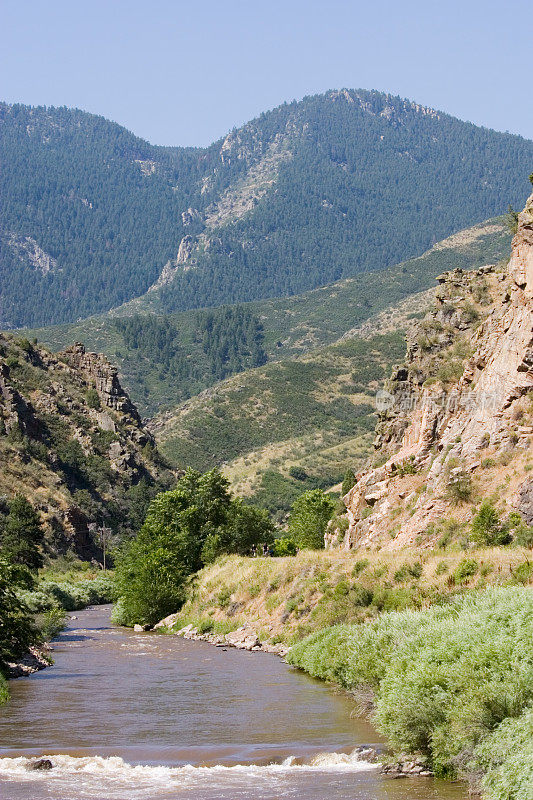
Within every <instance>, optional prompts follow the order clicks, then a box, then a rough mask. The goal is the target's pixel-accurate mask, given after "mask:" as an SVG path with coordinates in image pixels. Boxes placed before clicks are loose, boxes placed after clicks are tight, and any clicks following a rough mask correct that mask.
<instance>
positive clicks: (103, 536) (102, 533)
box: [87, 522, 112, 572]
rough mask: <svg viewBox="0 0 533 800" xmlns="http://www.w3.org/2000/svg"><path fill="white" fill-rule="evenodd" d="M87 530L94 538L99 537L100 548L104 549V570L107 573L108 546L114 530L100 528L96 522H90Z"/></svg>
mask: <svg viewBox="0 0 533 800" xmlns="http://www.w3.org/2000/svg"><path fill="white" fill-rule="evenodd" d="M87 528H88V529H89V532H90V533H91V534H92V535H93V536H94V537H96V535H97V536H98V542H99V544H100V547H101V548H102V553H103V556H104V563H103V568H104V572H106V570H107V565H106V553H107V545H108V544H109V540H110V538H111V533H112V530H111V528H107V527H106V526H105V525H100V526H98V525H97V524H96V522H90V523H89V524H88V525H87Z"/></svg>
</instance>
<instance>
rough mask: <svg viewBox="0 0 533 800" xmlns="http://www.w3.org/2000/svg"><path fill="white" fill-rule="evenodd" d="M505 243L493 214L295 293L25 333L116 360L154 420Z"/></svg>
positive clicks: (493, 254)
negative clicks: (391, 260)
mask: <svg viewBox="0 0 533 800" xmlns="http://www.w3.org/2000/svg"><path fill="white" fill-rule="evenodd" d="M510 239H511V237H510V233H509V231H508V229H507V227H506V226H505V225H504V224H503V222H502V220H501V219H499V218H496V219H492V220H487V222H485V223H482V224H480V225H477V226H475V227H473V228H469V229H466V230H464V231H461V232H459V233H458V234H455V235H454V236H452V237H450V238H448V239H446V240H444V241H442V242H439V243H438V244H436V245H435V246H434V247H433V248H431V250H429V251H428V252H426V253H424V254H423V255H422V256H420V257H418V258H415V259H411V260H409V261H406V262H403V263H401V264H397V265H395V266H393V267H389V268H387V269H383V270H379V271H378V272H376V273H364V274H362V275H359V276H357V277H354V278H345V279H344V280H341V281H337V282H335V283H333V284H331V285H330V286H326V287H323V288H320V289H315V290H312V291H310V292H306V293H304V294H302V295H297V296H295V297H288V298H281V299H273V300H263V301H257V302H252V303H248V304H244V305H237V306H224V307H221V308H219V309H214V310H205V309H204V310H200V311H196V310H195V311H185V312H177V313H172V314H158V315H155V314H153V313H152V314H150V313H147V312H149V311H150V309H151V306H150V305H148V304H144V303H143V304H140V303H130V304H128V305H126V306H123V307H122V308H121V309H119V310H117V311H116V312H113V313H111V314H105V315H99V316H94V317H90V318H88V319H85V320H82V321H81V322H79V323H72V324H68V325H60V326H52V327H48V328H40V329H34V330H32V331H29V332H27V335H28V336H30V338H31V337H33V336H37V337H38V339H39V341H43V342H44V343H45V344H46V345H47V346H49V347H51V348H52V349H53V350H62V349H64V348H65V347H67V346H68V345H70V344H72V342H75V341H80V342H83V343H84V344H85V345H86V346H87V348H88V349H89V350H93V351H96V352H103V353H105V354H106V355H107V356H108V357H109V358H110V359H111V360H112V361H113V362H114V363H117V364H118V366H119V369H120V374H121V380H122V381H123V383H124V385H125V386H126V388H127V389H128V391H129V392H130V394H131V396H132V397H133V399H134V401H135V403H136V404H137V406H138V408H139V410H140V411H141V413H143V414H145V415H147V416H153V415H154V414H156V413H161V412H162V411H165V410H167V409H171V408H173V407H175V406H176V405H177V404H178V403H180V402H182V401H184V400H187V399H188V398H189V397H192V396H193V395H195V394H197V393H198V392H200V391H202V390H203V389H206V388H208V387H209V386H211V385H213V384H215V383H216V382H217V381H219V380H222V379H224V378H226V377H228V376H229V375H232V374H234V373H239V372H242V371H243V370H245V369H249V368H253V367H257V366H261V365H262V364H263V363H264V362H265V360H267V359H268V360H269V361H279V360H286V359H289V358H293V357H294V356H297V355H299V354H302V353H305V352H306V351H309V350H311V349H313V348H316V347H320V346H323V345H329V344H332V343H334V342H335V341H337V340H338V339H339V338H340V337H341V336H343V335H344V334H346V333H348V332H349V331H350V330H353V329H357V328H360V326H361V325H364V324H365V323H366V321H367V320H371V319H372V317H373V316H375V315H376V314H378V313H379V312H381V311H383V310H384V309H386V308H388V307H390V306H393V305H394V304H396V303H398V302H399V301H401V300H402V299H404V298H405V297H407V296H409V295H412V294H413V293H416V292H418V291H420V290H424V289H428V288H430V287H431V286H434V279H435V277H436V276H437V275H439V274H440V273H441V272H443V271H444V270H446V269H449V268H450V266H453V267H461V268H463V269H473V268H475V267H480V266H482V265H483V264H487V263H496V262H498V261H499V260H500V259H502V258H503V257H504V256H506V254H507V253H508V252H509V246H510ZM153 294H154V293H150V294H149V295H148V297H151V296H153ZM139 312H142V313H139Z"/></svg>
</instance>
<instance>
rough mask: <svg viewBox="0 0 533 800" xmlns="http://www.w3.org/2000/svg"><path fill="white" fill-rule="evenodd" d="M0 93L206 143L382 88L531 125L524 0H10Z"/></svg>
mask: <svg viewBox="0 0 533 800" xmlns="http://www.w3.org/2000/svg"><path fill="white" fill-rule="evenodd" d="M0 25H1V29H2V45H1V53H0V99H4V100H7V101H8V102H22V103H29V104H32V105H39V104H46V105H67V106H76V107H78V108H82V109H85V110H86V111H92V112H94V113H97V114H102V115H103V116H105V117H108V118H109V119H113V120H116V121H117V122H119V123H121V124H122V125H125V126H126V127H127V128H129V129H130V130H132V131H133V132H134V133H136V134H138V135H139V136H143V137H144V138H146V139H148V140H149V141H151V142H153V143H154V144H169V145H178V144H179V145H193V144H196V145H206V144H209V143H210V142H212V141H214V140H215V139H217V138H219V137H220V136H222V135H223V134H225V133H226V132H227V131H228V130H230V129H231V128H232V127H234V126H238V125H241V124H242V123H243V122H246V121H247V120H249V119H251V118H253V117H254V116H257V114H259V113H260V112H261V111H265V110H267V109H269V108H273V107H275V106H276V105H279V103H281V102H283V101H284V100H292V99H294V98H301V97H303V96H304V95H306V94H314V93H316V92H323V91H325V90H326V89H330V88H339V87H348V88H365V89H379V90H381V91H389V92H391V93H393V94H399V95H401V96H402V97H408V98H410V99H412V100H416V101H418V102H419V103H422V104H424V105H429V106H433V107H434V108H438V109H440V110H444V111H447V112H449V113H450V114H453V115H455V116H457V117H460V118H461V119H466V120H470V121H472V122H475V123H477V124H480V125H486V126H488V127H491V128H496V129H497V130H508V131H511V132H513V133H520V134H522V135H523V136H525V137H527V138H533V102H532V100H533V92H532V89H531V77H532V71H531V70H532V58H531V53H532V48H533V14H531V12H530V10H529V8H528V6H527V4H526V3H525V2H523V0H522V2H517V0H498V2H493V0H483V1H482V0H462V2H458V0H423V1H422V0H395V1H394V2H392V0H366V1H365V2H360V0H353V1H352V2H349V1H348V0H329V2H328V1H327V0H323V1H322V2H320V1H319V0H307V2H305V1H304V0H285V1H284V2H281V1H280V0H246V1H243V0H196V2H195V0H174V2H173V1H172V0H142V1H141V0H0Z"/></svg>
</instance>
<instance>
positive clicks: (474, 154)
mask: <svg viewBox="0 0 533 800" xmlns="http://www.w3.org/2000/svg"><path fill="white" fill-rule="evenodd" d="M0 123H1V124H0V136H1V153H2V175H1V181H2V184H1V187H2V188H1V193H2V195H1V196H2V214H1V218H0V276H1V282H2V295H1V298H0V325H1V326H2V327H4V328H6V327H21V326H32V327H36V326H40V325H48V324H52V323H59V322H69V321H75V320H77V319H79V318H82V317H87V316H89V315H91V314H95V313H98V312H102V311H106V310H108V309H110V308H112V307H116V306H119V305H121V304H122V303H126V302H128V301H130V300H132V299H134V298H137V297H139V296H141V295H144V294H145V293H147V292H148V290H149V289H150V288H152V291H150V292H149V295H150V298H149V302H150V303H155V304H156V305H157V307H158V310H159V311H163V312H165V313H171V312H175V311H179V310H186V309H190V308H196V307H200V306H218V305H222V304H228V303H240V302H243V301H252V300H258V299H261V298H268V297H280V296H287V295H295V294H299V293H302V292H305V291H307V290H311V289H314V288H317V287H320V286H324V285H326V284H329V283H332V282H334V281H337V280H340V279H344V278H349V277H353V276H355V275H358V274H361V273H364V272H368V271H372V270H375V269H379V268H384V267H387V266H390V265H392V264H394V263H398V262H399V261H401V260H405V259H406V258H410V257H413V256H416V255H419V254H420V253H422V252H423V251H424V250H426V249H427V248H428V247H430V246H431V245H432V244H434V243H435V242H437V241H439V240H440V239H442V238H444V237H445V236H447V235H449V234H451V233H453V232H455V231H457V230H459V229H461V228H464V227H466V226H469V225H472V224H474V223H477V222H480V221H482V220H484V219H487V218H488V217H491V216H494V215H495V214H500V213H501V212H502V211H503V210H504V209H505V208H506V207H507V206H508V204H509V203H511V204H513V205H518V204H521V203H522V202H523V198H524V196H525V193H526V192H525V186H526V176H527V175H528V174H529V173H530V172H531V165H532V163H533V142H530V141H527V140H524V139H522V138H520V137H518V136H512V135H509V134H503V133H496V132H494V131H490V130H487V129H484V128H479V127H476V126H474V125H471V124H470V123H465V122H461V121H460V120H457V119H454V118H453V117H450V116H448V115H446V114H443V113H441V112H437V111H433V110H431V109H428V108H424V107H421V106H419V105H417V104H415V103H412V102H409V101H406V100H401V99H400V98H397V97H392V96H390V95H385V94H380V93H378V92H367V91H360V90H359V91H353V90H341V91H330V92H327V93H326V94H324V95H318V96H314V97H307V98H305V99H304V100H302V101H301V102H293V103H289V104H284V105H282V106H280V107H279V108H277V109H275V110H274V111H270V112H268V113H266V114H262V115H261V116H260V117H259V118H257V119H256V120H254V121H252V122H250V123H248V124H246V125H244V126H243V127H242V128H240V129H239V130H234V131H232V132H231V133H230V134H229V135H228V136H227V137H226V138H225V139H223V140H221V141H219V142H216V143H214V144H213V145H211V146H210V147H208V148H205V149H200V148H197V149H196V148H164V147H153V146H152V145H150V144H148V143H147V142H144V141H142V140H141V139H138V138H137V137H135V136H133V135H132V134H130V133H129V132H128V131H126V130H124V129H123V128H121V127H120V126H118V125H115V124H114V123H111V122H108V121H107V120H104V119H102V118H101V117H96V116H94V115H90V114H86V113H84V112H81V111H76V110H69V109H66V108H59V109H54V108H30V107H26V106H21V105H12V106H10V105H6V104H2V105H0Z"/></svg>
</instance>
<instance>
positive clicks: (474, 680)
mask: <svg viewBox="0 0 533 800" xmlns="http://www.w3.org/2000/svg"><path fill="white" fill-rule="evenodd" d="M532 640H533V593H532V592H531V590H529V589H526V588H523V587H506V588H501V587H499V588H492V589H487V590H485V591H483V592H476V593H469V594H467V595H462V596H460V597H457V598H455V599H454V600H453V601H452V602H450V603H449V604H447V605H445V606H434V607H432V608H429V609H424V610H421V611H403V612H393V613H388V614H383V615H382V616H381V617H380V618H378V619H377V620H375V621H373V622H368V623H364V624H359V625H349V626H346V625H344V626H339V627H336V628H330V629H326V630H322V631H320V632H319V633H317V634H314V635H312V636H310V637H308V638H307V639H304V640H303V641H302V642H298V643H296V644H295V645H293V647H292V648H291V651H290V653H289V656H288V659H287V660H288V661H289V663H291V664H293V665H295V666H298V667H300V668H302V669H305V670H306V671H307V672H309V673H310V674H311V675H314V676H315V677H319V678H322V679H325V680H329V681H335V682H337V683H339V684H341V685H342V686H344V687H346V688H348V689H357V688H358V687H362V686H368V687H369V688H371V689H372V690H373V691H374V693H375V697H376V713H375V721H376V724H377V726H378V729H379V730H380V731H381V732H382V733H383V734H384V735H385V736H386V737H387V738H388V740H389V741H390V742H391V744H392V746H393V747H394V749H395V750H396V751H397V752H401V753H413V754H414V753H417V752H418V753H422V754H423V755H424V756H426V757H427V758H428V759H429V762H430V764H431V765H432V767H433V769H434V770H435V771H436V772H437V773H438V774H440V775H454V774H455V773H456V772H459V773H460V774H462V775H464V774H467V773H468V772H469V770H471V769H474V770H475V769H477V768H481V769H482V770H483V771H485V772H486V773H487V774H486V778H485V787H486V789H487V791H488V792H489V794H488V797H489V798H491V800H503V799H504V798H514V799H515V800H526V799H527V800H528V798H529V797H530V796H531V795H530V794H528V793H527V792H530V791H531V785H532V784H531V776H532V774H533V770H532V769H531V766H532V763H533V762H532V759H531V755H532V750H531V741H532V736H531V734H532V727H531V725H532V721H533V720H532V718H531V708H530V707H531V705H532V704H533V657H532V653H531V641H532ZM521 715H522V716H521ZM476 762H477V765H476ZM472 765H473V766H472Z"/></svg>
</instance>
